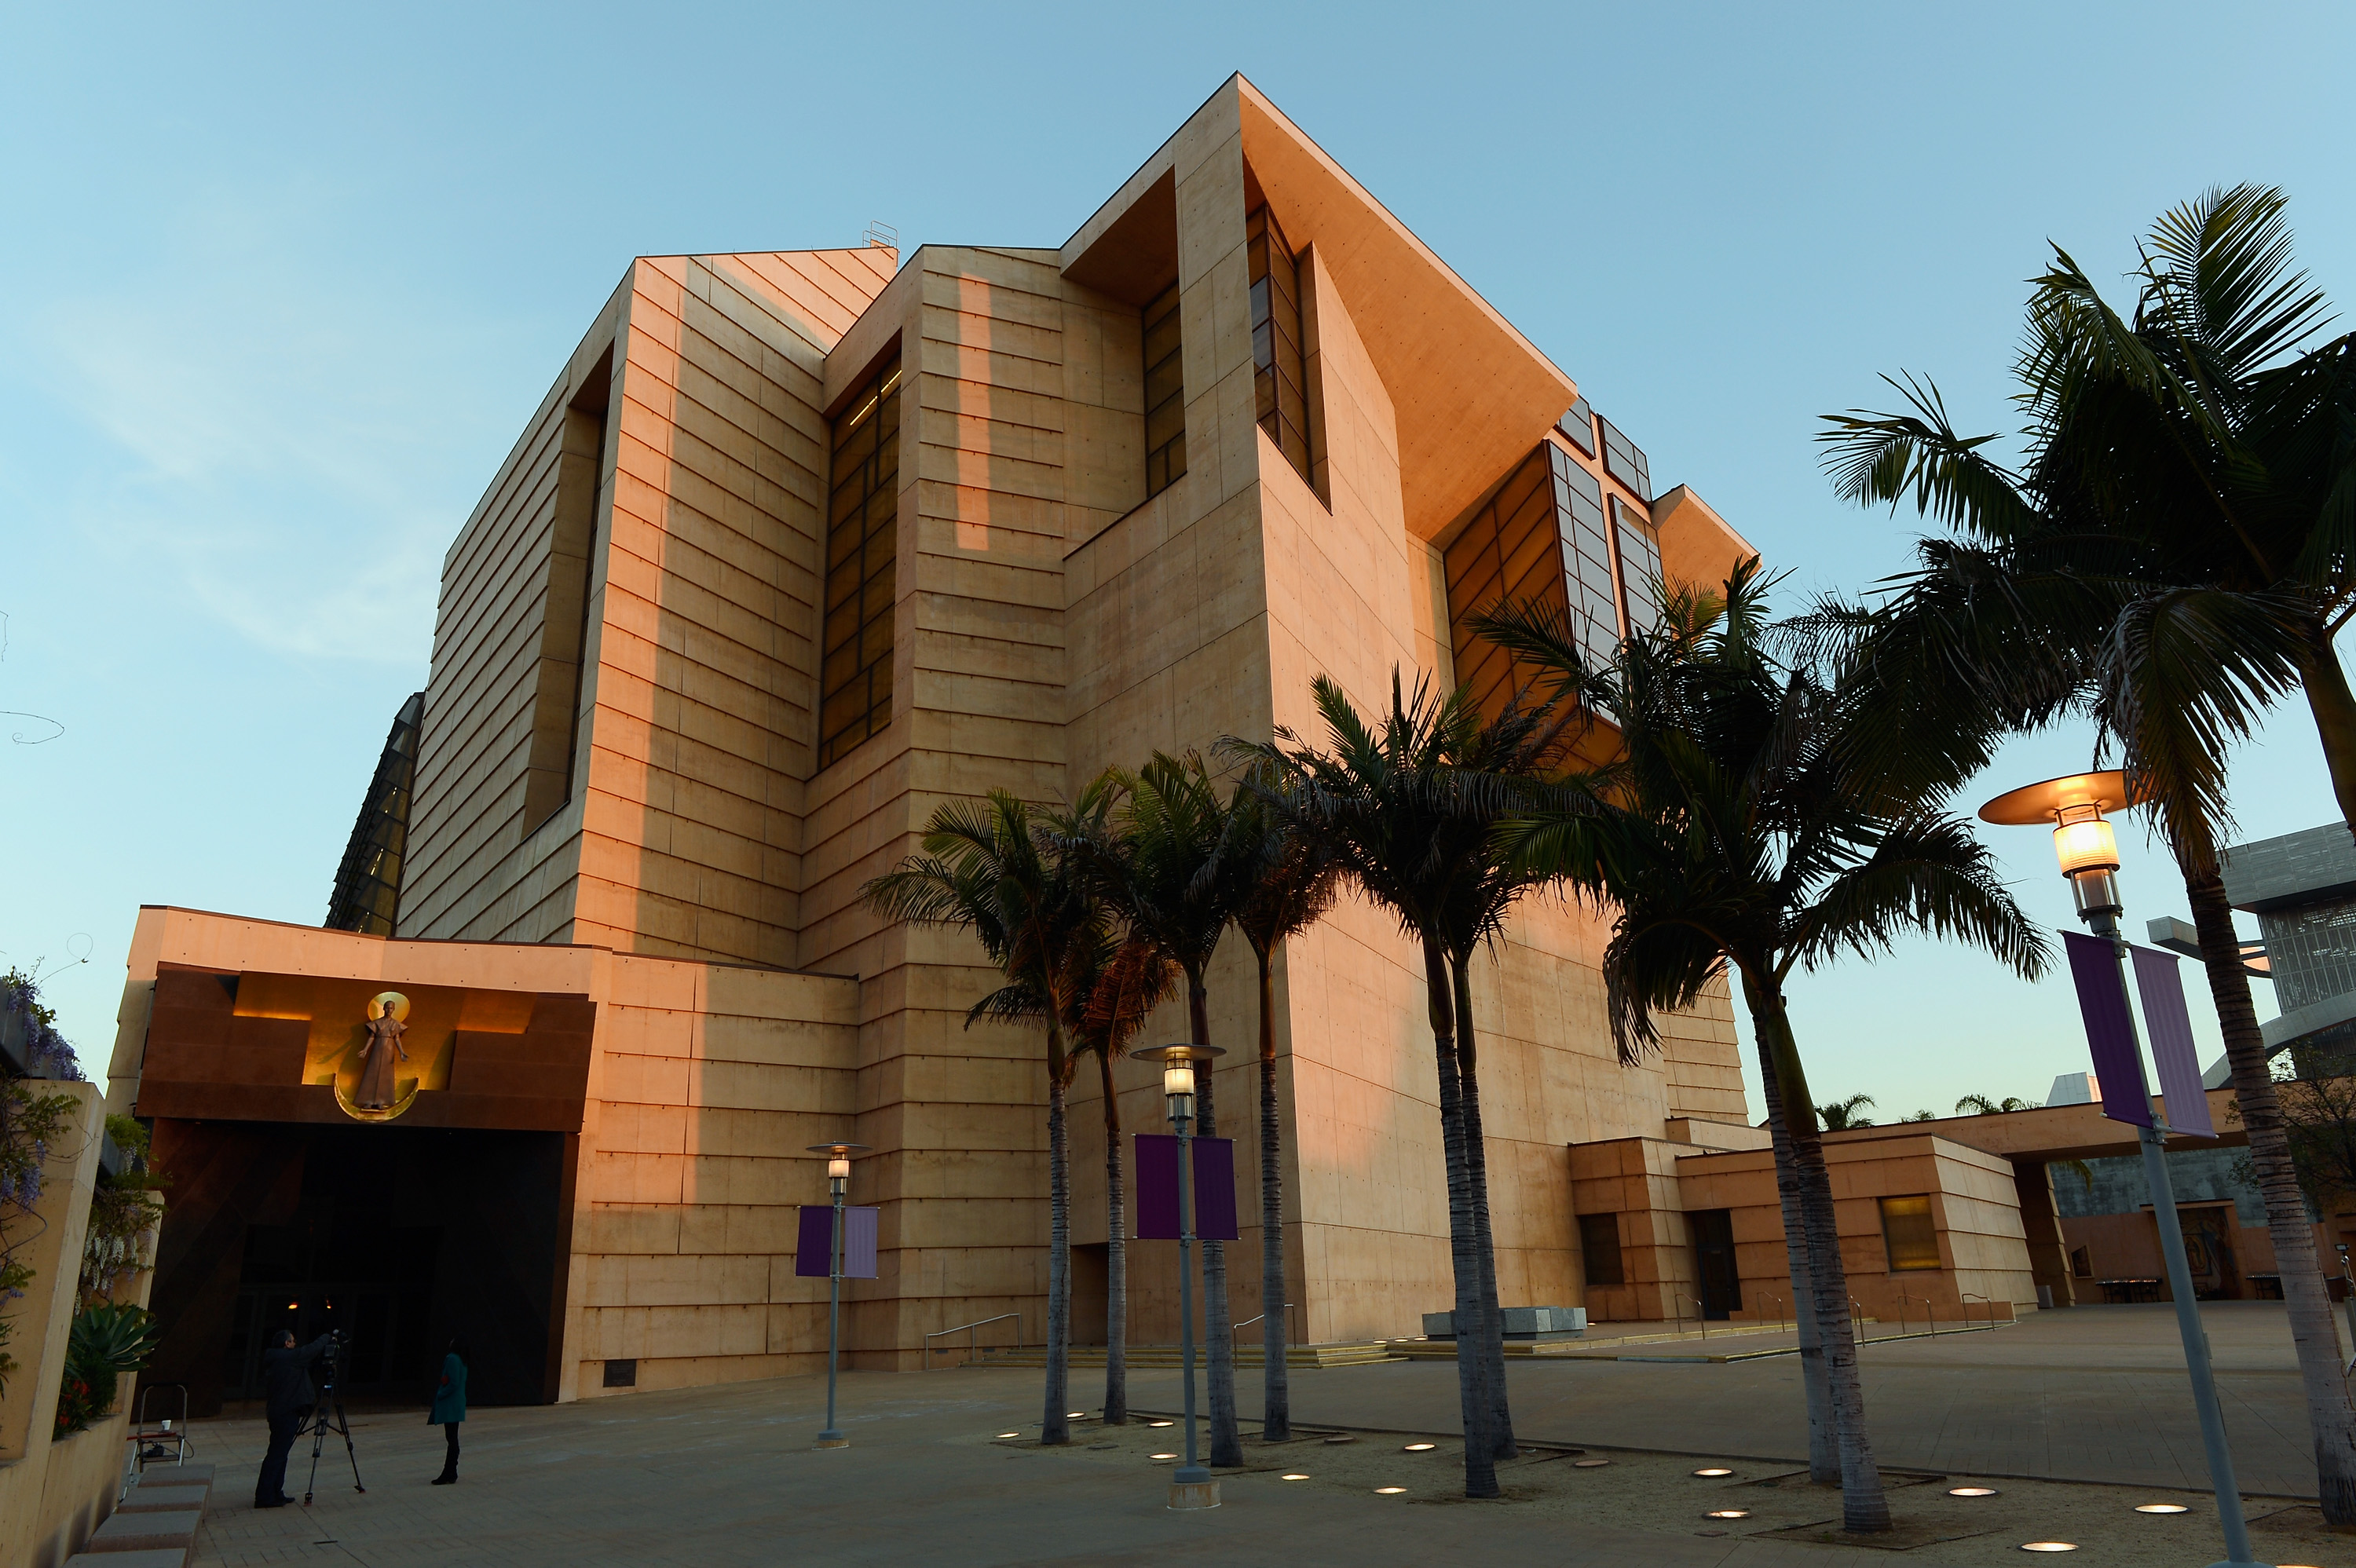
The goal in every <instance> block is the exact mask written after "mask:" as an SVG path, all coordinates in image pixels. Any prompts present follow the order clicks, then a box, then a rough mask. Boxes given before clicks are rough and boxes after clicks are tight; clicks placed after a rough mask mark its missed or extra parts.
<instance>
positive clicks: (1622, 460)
mask: <svg viewBox="0 0 2356 1568" xmlns="http://www.w3.org/2000/svg"><path fill="white" fill-rule="evenodd" d="M1595 424H1596V428H1597V429H1598V430H1600V431H1601V432H1603V471H1604V472H1605V473H1606V474H1609V475H1612V478H1614V479H1617V480H1618V481H1620V483H1622V485H1626V486H1628V488H1629V489H1631V490H1633V491H1634V492H1635V493H1636V498H1637V499H1638V500H1640V501H1644V502H1645V503H1647V504H1649V503H1650V502H1651V501H1652V499H1653V480H1652V471H1651V468H1650V465H1649V464H1646V463H1645V461H1644V450H1643V448H1641V447H1639V446H1638V445H1637V444H1636V443H1634V442H1633V441H1630V440H1629V439H1628V438H1627V437H1626V436H1624V435H1622V434H1621V433H1620V431H1619V429H1618V428H1617V427H1616V426H1614V425H1613V424H1612V421H1610V420H1607V419H1603V418H1601V417H1598V419H1597V420H1596V421H1595Z"/></svg>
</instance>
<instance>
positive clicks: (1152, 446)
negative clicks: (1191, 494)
mask: <svg viewBox="0 0 2356 1568" xmlns="http://www.w3.org/2000/svg"><path fill="white" fill-rule="evenodd" d="M1184 347H1185V346H1184V345H1183V343H1182V342H1181V341H1180V338H1179V334H1178V285H1177V284H1176V283H1173V284H1171V285H1170V286H1169V287H1168V288H1166V289H1164V290H1162V292H1161V293H1159V294H1156V295H1155V296H1154V297H1153V299H1152V301H1151V303H1150V304H1147V305H1146V307H1145V494H1146V495H1147V496H1149V497H1151V496H1159V495H1160V494H1162V491H1164V490H1167V489H1168V488H1170V486H1171V485H1173V484H1174V483H1175V482H1176V481H1177V479H1178V478H1179V476H1180V475H1183V474H1184V473H1185V472H1186V373H1185V368H1184V366H1183V350H1184Z"/></svg>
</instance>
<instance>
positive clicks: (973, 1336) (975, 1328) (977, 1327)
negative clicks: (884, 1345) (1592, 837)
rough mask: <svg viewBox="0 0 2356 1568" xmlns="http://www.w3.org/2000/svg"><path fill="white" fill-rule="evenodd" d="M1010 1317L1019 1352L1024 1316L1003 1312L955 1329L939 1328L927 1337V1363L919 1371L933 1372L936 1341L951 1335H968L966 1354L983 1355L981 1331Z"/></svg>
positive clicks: (1015, 1346) (1014, 1347) (961, 1324)
mask: <svg viewBox="0 0 2356 1568" xmlns="http://www.w3.org/2000/svg"><path fill="white" fill-rule="evenodd" d="M1010 1317H1012V1318H1013V1319H1014V1344H1013V1346H1012V1348H1013V1349H1017V1350H1019V1349H1022V1348H1023V1314H1021V1313H1020V1312H1001V1313H1000V1314H999V1315H998V1316H997V1317H980V1318H976V1319H975V1320H974V1321H973V1322H971V1323H960V1324H958V1326H957V1327H956V1328H937V1329H935V1330H934V1331H933V1332H931V1333H929V1334H927V1335H926V1336H925V1361H924V1365H923V1366H922V1367H921V1368H919V1369H918V1370H919V1371H927V1372H929V1371H932V1370H933V1341H934V1340H936V1339H947V1338H948V1336H949V1335H951V1334H963V1335H966V1336H967V1337H968V1339H967V1344H966V1354H967V1355H969V1356H977V1355H980V1353H981V1331H982V1330H983V1329H984V1328H989V1327H990V1326H991V1324H993V1323H1003V1322H1005V1321H1006V1320H1007V1319H1008V1318H1010Z"/></svg>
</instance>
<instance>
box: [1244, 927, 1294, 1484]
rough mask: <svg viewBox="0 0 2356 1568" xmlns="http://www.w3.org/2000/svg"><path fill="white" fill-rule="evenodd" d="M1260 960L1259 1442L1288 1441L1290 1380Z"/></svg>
mask: <svg viewBox="0 0 2356 1568" xmlns="http://www.w3.org/2000/svg"><path fill="white" fill-rule="evenodd" d="M1252 955H1253V956H1254V957H1255V958H1257V959H1258V961H1259V1342H1260V1360H1261V1366H1262V1371H1261V1383H1260V1417H1259V1440H1260V1441H1261V1442H1262V1443H1289V1442H1290V1441H1291V1440H1292V1380H1291V1377H1290V1372H1289V1370H1288V1369H1287V1367H1286V1366H1285V1362H1284V1349H1285V1339H1286V1335H1285V1330H1286V1329H1287V1328H1290V1324H1289V1323H1288V1322H1287V1321H1286V1318H1285V1315H1284V1296H1285V1288H1284V1168H1283V1166H1282V1164H1281V1163H1280V1161H1281V1159H1282V1157H1283V1146H1282V1141H1281V1140H1282V1131H1283V1129H1282V1127H1281V1125H1280V1124H1279V1122H1278V1119H1277V1114H1276V1112H1277V1106H1276V976H1275V966H1274V965H1272V964H1271V963H1270V961H1269V954H1268V953H1266V952H1264V951H1262V950H1261V949H1259V948H1257V947H1255V948H1254V949H1253V950H1252Z"/></svg>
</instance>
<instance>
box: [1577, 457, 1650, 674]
mask: <svg viewBox="0 0 2356 1568" xmlns="http://www.w3.org/2000/svg"><path fill="white" fill-rule="evenodd" d="M1589 483H1590V484H1592V483H1593V481H1592V480H1590V481H1589ZM1612 516H1613V517H1616V518H1617V519H1618V520H1619V524H1620V529H1619V537H1620V587H1621V590H1622V593H1623V594H1624V595H1625V599H1624V601H1623V603H1625V604H1626V605H1627V608H1628V635H1630V636H1633V635H1636V634H1637V633H1638V632H1649V631H1652V630H1653V629H1654V628H1655V627H1657V626H1658V625H1659V624H1661V547H1660V545H1659V544H1658V543H1657V542H1656V541H1655V539H1654V538H1653V519H1652V518H1650V517H1646V516H1645V515H1644V510H1643V508H1641V507H1632V506H1630V505H1629V504H1628V503H1627V502H1625V501H1623V500H1622V499H1621V498H1620V497H1619V496H1612Z"/></svg>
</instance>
